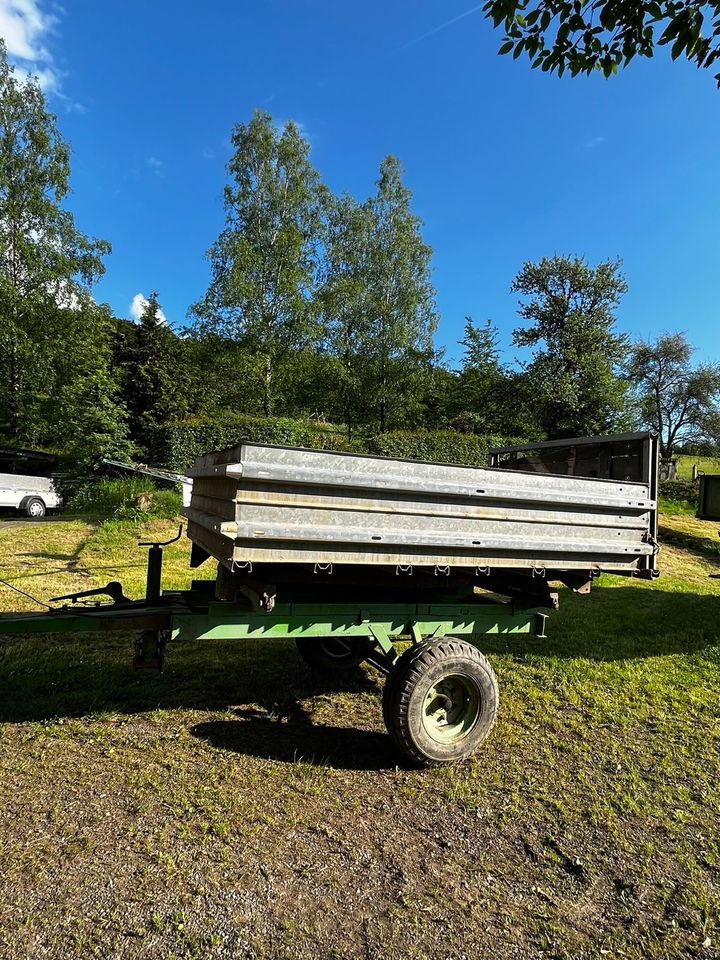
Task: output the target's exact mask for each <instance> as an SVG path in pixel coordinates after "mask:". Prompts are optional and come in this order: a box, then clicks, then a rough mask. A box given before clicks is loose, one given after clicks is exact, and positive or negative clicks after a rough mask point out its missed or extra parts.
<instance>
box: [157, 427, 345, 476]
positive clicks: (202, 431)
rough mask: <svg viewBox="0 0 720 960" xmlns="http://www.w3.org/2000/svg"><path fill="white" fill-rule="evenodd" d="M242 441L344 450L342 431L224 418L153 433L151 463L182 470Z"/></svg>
mask: <svg viewBox="0 0 720 960" xmlns="http://www.w3.org/2000/svg"><path fill="white" fill-rule="evenodd" d="M244 441H247V442H250V443H277V444H281V445H283V446H290V447H318V448H320V449H322V450H345V449H347V441H346V438H345V434H344V432H343V431H342V430H340V429H339V428H338V427H335V426H328V425H327V424H321V423H313V422H312V421H303V420H291V419H289V418H286V417H247V416H240V415H238V416H234V417H226V418H223V420H217V421H202V420H186V421H182V422H181V423H171V424H168V425H166V426H164V427H161V428H160V429H159V430H157V431H156V434H155V437H154V439H153V444H152V451H151V453H152V459H153V461H154V462H155V463H159V464H163V465H164V466H167V467H169V468H170V469H172V470H185V469H187V468H188V467H190V466H192V464H193V463H194V462H195V460H197V458H198V457H201V456H202V455H203V454H204V453H211V452H212V451H213V450H224V449H225V448H226V447H234V446H236V445H237V444H239V443H243V442H244Z"/></svg>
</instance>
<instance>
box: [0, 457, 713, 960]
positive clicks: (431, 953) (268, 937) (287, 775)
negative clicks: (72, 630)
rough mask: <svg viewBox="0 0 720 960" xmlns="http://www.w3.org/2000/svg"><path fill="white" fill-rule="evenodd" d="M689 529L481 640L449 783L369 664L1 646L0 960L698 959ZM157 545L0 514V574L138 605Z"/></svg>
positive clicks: (708, 934) (693, 551)
mask: <svg viewBox="0 0 720 960" xmlns="http://www.w3.org/2000/svg"><path fill="white" fill-rule="evenodd" d="M689 459H690V458H688V460H689ZM717 526H718V525H717V524H710V523H704V522H702V521H699V520H695V519H693V518H689V517H682V516H675V517H667V516H666V517H663V518H662V523H661V532H660V533H661V541H662V544H663V550H662V554H661V560H660V566H661V569H662V573H663V575H662V577H661V578H660V579H659V580H657V581H655V582H652V583H648V582H645V581H633V580H625V579H621V578H615V577H603V578H602V579H601V580H600V582H599V584H598V585H597V586H596V587H595V588H594V589H593V591H592V593H591V595H590V596H588V597H578V596H576V595H573V594H570V592H569V591H568V590H563V591H562V599H561V605H560V610H559V611H558V612H557V613H553V614H551V616H550V619H549V622H548V637H547V639H542V640H541V639H535V638H528V637H509V638H508V637H488V638H485V639H483V640H482V641H481V642H480V644H479V645H480V646H481V647H482V649H483V650H484V651H485V652H486V653H487V654H488V656H489V657H490V659H491V661H492V663H493V666H494V667H495V670H496V671H497V674H498V678H499V681H500V690H501V706H500V714H499V719H498V724H497V727H496V729H495V731H494V733H493V735H492V736H491V738H490V740H489V741H488V743H487V746H486V747H485V748H484V749H483V750H482V751H481V752H480V753H478V755H477V756H476V757H475V759H473V760H472V761H471V762H469V763H465V764H462V765H460V766H458V767H456V768H451V769H444V770H443V769H441V770H429V771H418V770H413V769H409V768H407V767H406V766H404V765H403V764H402V763H401V762H400V761H399V758H398V756H397V754H396V753H395V752H394V751H393V749H392V747H391V745H390V743H389V738H388V737H387V736H386V734H385V731H384V727H383V724H382V712H381V695H382V685H383V680H382V678H381V677H380V676H379V675H378V674H377V673H376V672H375V671H373V670H372V669H371V668H364V669H363V670H361V671H358V673H356V674H354V675H352V676H349V677H339V678H334V679H331V680H328V679H327V678H323V677H319V676H317V675H316V674H314V673H313V672H312V671H311V670H310V669H309V668H308V667H307V666H306V665H305V664H304V663H303V662H302V661H301V660H300V658H299V657H298V655H297V652H296V650H295V648H294V645H293V644H292V643H291V642H289V641H280V640H278V641H273V642H268V641H266V642H261V641H247V642H243V643H241V642H227V641H225V642H222V641H206V642H203V643H201V642H196V643H184V644H176V645H174V646H173V645H171V647H170V649H169V651H168V660H167V669H166V673H165V674H164V675H163V676H159V675H158V674H156V673H142V674H137V673H133V672H132V670H131V669H130V663H129V662H130V656H131V650H132V643H131V639H132V638H131V637H130V636H124V635H118V634H106V635H104V636H102V635H98V636H85V637H73V636H67V637H55V638H52V637H42V636H35V637H7V638H4V639H3V640H2V642H0V960H36V958H37V960H40V958H45V960H85V958H91V957H97V958H101V960H105V958H123V960H141V958H143V960H144V958H147V960H170V958H173V960H250V958H257V960H323V958H336V960H340V958H348V960H486V958H487V960H620V958H622V960H689V958H696V960H712V958H717V957H718V944H719V943H720V921H719V919H718V915H719V911H720V788H719V784H720V722H719V721H718V703H719V702H720V646H719V644H720V580H714V579H710V576H709V575H710V574H711V573H712V572H713V571H714V570H716V569H718V566H719V561H720V541H719V540H718V534H717ZM174 530H175V525H174V523H173V522H172V521H155V522H153V523H152V524H149V525H146V526H145V527H144V528H138V527H136V526H134V525H132V524H129V523H111V524H105V525H104V526H98V525H97V524H93V523H88V522H84V521H82V520H69V521H60V522H50V523H47V524H33V525H29V524H28V525H23V526H19V525H17V524H15V525H12V524H3V523H2V522H0V577H2V578H4V579H5V580H8V581H10V582H12V583H13V585H14V586H16V587H18V588H20V589H23V590H25V591H27V592H29V593H33V594H36V595H38V596H40V597H43V598H44V597H50V596H54V595H57V594H58V593H67V592H69V591H70V590H77V589H87V588H88V587H90V586H93V585H96V584H99V583H105V582H107V581H108V580H110V579H113V578H118V579H121V580H122V581H123V582H124V583H125V584H126V588H127V590H128V593H129V594H130V595H131V596H140V595H141V593H142V589H143V581H144V555H143V551H141V550H138V548H137V546H136V541H137V540H138V539H140V538H142V539H155V538H161V539H162V538H169V537H171V536H172V534H173V533H174ZM166 559H167V565H166V573H167V581H166V585H167V586H173V587H176V588H182V587H186V586H188V585H189V581H190V578H191V577H192V576H198V575H200V576H207V577H212V575H213V570H212V567H211V565H210V564H208V565H207V566H208V569H206V568H205V567H202V568H201V569H200V570H198V571H194V572H193V571H190V569H189V567H188V559H189V549H188V542H187V540H183V541H181V542H180V543H177V544H174V545H173V546H172V547H170V548H169V549H168V551H167V558H166ZM20 608H23V609H28V610H29V609H34V607H33V604H32V603H31V601H30V600H29V599H27V598H23V597H21V596H18V595H17V594H14V593H12V592H10V591H9V590H8V589H7V588H6V587H2V585H0V612H1V611H11V610H17V609H20Z"/></svg>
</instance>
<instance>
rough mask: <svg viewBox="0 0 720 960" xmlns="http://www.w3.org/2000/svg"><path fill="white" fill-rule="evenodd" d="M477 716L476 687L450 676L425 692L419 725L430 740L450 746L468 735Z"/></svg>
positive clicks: (458, 677)
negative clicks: (421, 724)
mask: <svg viewBox="0 0 720 960" xmlns="http://www.w3.org/2000/svg"><path fill="white" fill-rule="evenodd" d="M479 713H480V695H479V692H478V689H477V686H476V685H475V683H473V681H472V680H471V679H470V678H469V677H466V676H463V675H462V674H453V675H450V676H447V677H442V678H441V679H440V680H438V681H437V682H436V683H435V684H433V685H432V686H431V687H430V689H429V690H428V692H427V694H426V695H425V702H424V704H423V714H422V722H423V726H424V727H425V730H426V732H427V733H428V734H429V735H430V736H431V737H432V738H433V740H437V741H438V742H440V743H452V742H454V741H456V740H461V739H462V738H463V737H464V736H466V735H467V734H468V733H469V731H470V730H471V729H472V728H473V726H474V725H475V723H476V721H477V718H478V716H479Z"/></svg>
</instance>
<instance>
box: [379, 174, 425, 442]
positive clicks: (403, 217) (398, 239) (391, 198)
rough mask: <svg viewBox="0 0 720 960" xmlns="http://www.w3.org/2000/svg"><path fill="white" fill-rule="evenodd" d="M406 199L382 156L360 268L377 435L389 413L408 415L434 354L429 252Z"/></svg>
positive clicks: (406, 192)
mask: <svg viewBox="0 0 720 960" xmlns="http://www.w3.org/2000/svg"><path fill="white" fill-rule="evenodd" d="M411 200H412V194H411V192H410V190H409V189H408V188H407V187H406V186H405V184H404V183H403V182H402V167H401V166H400V162H399V160H397V159H396V158H395V157H392V156H389V157H386V159H385V160H383V162H382V164H381V165H380V177H379V179H378V182H377V192H376V194H375V195H374V196H373V197H372V198H371V199H370V201H369V203H368V211H369V214H370V216H371V218H372V232H371V235H370V237H369V240H368V251H367V260H366V265H365V268H364V274H365V277H366V284H367V329H366V340H365V343H364V345H363V350H364V354H365V360H366V367H365V375H364V376H365V382H366V386H367V388H369V390H370V391H372V401H371V402H372V406H373V407H374V409H375V411H376V417H377V425H378V427H379V429H380V431H381V432H382V431H384V430H386V429H387V427H388V425H389V423H390V421H391V420H392V419H393V418H395V420H396V422H397V421H399V419H400V418H401V417H402V418H403V419H407V418H408V417H409V418H412V416H413V412H414V408H415V406H416V405H417V403H418V402H419V401H420V398H421V396H422V392H423V378H424V377H425V376H427V374H428V372H429V370H430V367H431V362H432V359H433V334H434V332H435V327H436V325H437V315H436V311H435V290H434V288H433V285H432V282H431V280H430V260H431V257H432V250H431V248H430V247H429V246H428V245H427V244H426V243H425V241H424V240H423V238H422V233H421V227H422V222H421V220H420V218H419V217H417V216H416V215H415V214H414V213H413V212H412V209H411ZM410 422H411V421H410Z"/></svg>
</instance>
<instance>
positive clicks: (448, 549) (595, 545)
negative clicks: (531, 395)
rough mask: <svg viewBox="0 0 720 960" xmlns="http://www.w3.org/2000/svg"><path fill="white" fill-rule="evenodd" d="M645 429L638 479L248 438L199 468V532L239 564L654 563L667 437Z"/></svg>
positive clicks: (204, 545) (596, 567)
mask: <svg viewBox="0 0 720 960" xmlns="http://www.w3.org/2000/svg"><path fill="white" fill-rule="evenodd" d="M633 436H634V437H635V438H636V439H637V438H638V437H639V438H640V442H641V444H642V445H643V447H644V450H645V454H644V456H643V457H642V462H643V463H644V465H645V466H644V468H643V476H642V478H641V479H639V480H610V479H603V478H586V477H577V476H561V475H558V474H553V473H547V472H537V473H536V472H530V471H522V470H517V469H512V470H507V469H502V468H498V467H494V468H493V467H488V468H478V467H464V466H455V465H449V464H437V463H426V462H417V461H409V460H394V459H389V458H384V457H369V456H361V455H355V454H347V453H335V452H327V451H318V450H304V449H297V448H289V447H279V446H270V445H263V444H254V443H243V444H240V445H238V446H236V447H233V448H231V449H229V450H225V451H221V452H218V453H211V454H208V455H206V456H204V457H201V458H200V459H199V460H198V461H197V462H196V464H195V465H194V467H193V468H192V469H191V470H190V471H189V473H190V476H192V477H193V481H194V482H193V494H192V500H191V505H190V508H189V509H188V511H187V516H188V534H189V536H190V539H191V540H192V541H193V542H194V543H195V544H196V545H197V546H198V547H199V548H200V549H201V550H202V551H204V552H205V553H206V554H208V555H210V556H212V557H214V558H215V559H217V560H218V561H219V562H220V563H221V564H222V565H224V566H225V567H226V568H227V569H228V570H237V569H238V568H240V569H246V570H247V569H250V568H251V567H252V566H254V565H257V564H273V565H274V567H275V568H276V569H277V567H278V565H283V564H311V565H322V566H327V565H336V564H337V565H343V566H353V567H360V566H362V567H368V566H369V567H379V566H384V567H386V568H393V567H394V568H403V569H408V568H409V569H410V570H412V568H414V567H421V568H431V569H432V568H435V569H436V570H438V569H440V570H445V569H465V570H473V569H474V570H479V571H490V570H493V571H497V570H508V571H515V572H525V573H535V574H543V575H545V574H547V576H548V577H549V578H552V577H553V576H554V575H555V574H561V573H563V572H572V573H578V574H581V575H582V576H586V577H592V576H596V575H598V574H600V573H604V572H609V573H617V574H627V575H635V576H645V577H652V576H654V575H656V561H655V558H656V553H657V545H656V529H657V502H656V495H657V494H656V469H657V445H656V441H655V439H654V437H652V435H649V434H643V435H633ZM594 442H595V443H596V444H597V443H602V442H607V443H611V442H614V443H617V438H603V439H601V440H597V439H595V441H594ZM539 446H542V445H539Z"/></svg>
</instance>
